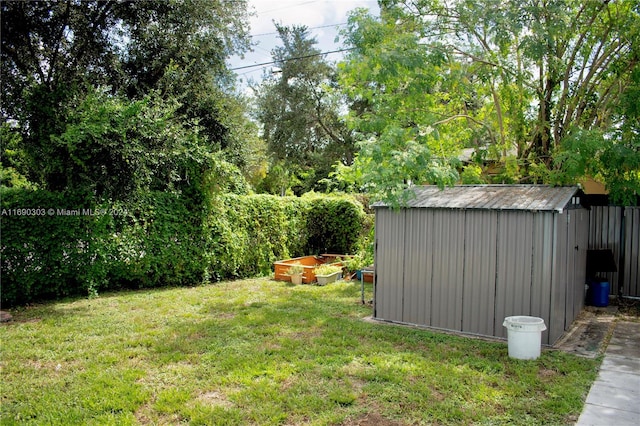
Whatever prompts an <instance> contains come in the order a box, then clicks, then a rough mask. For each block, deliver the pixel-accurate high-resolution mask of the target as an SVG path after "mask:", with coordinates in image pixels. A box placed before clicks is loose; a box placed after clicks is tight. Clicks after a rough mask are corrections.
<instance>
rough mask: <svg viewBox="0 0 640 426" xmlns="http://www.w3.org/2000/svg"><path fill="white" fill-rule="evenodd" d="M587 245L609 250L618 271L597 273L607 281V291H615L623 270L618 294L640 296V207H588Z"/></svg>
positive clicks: (614, 292)
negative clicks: (609, 285)
mask: <svg viewBox="0 0 640 426" xmlns="http://www.w3.org/2000/svg"><path fill="white" fill-rule="evenodd" d="M623 243H624V250H622V248H623ZM589 248H590V249H611V251H612V252H613V256H614V259H615V260H616V264H617V266H618V271H619V272H609V273H602V274H598V275H603V276H605V277H606V278H607V280H608V281H609V282H610V283H611V294H618V284H619V279H620V277H619V275H620V272H623V274H622V290H623V291H622V294H623V295H624V296H633V297H640V207H624V208H623V207H616V206H592V207H591V211H590V214H589ZM623 254H624V256H623Z"/></svg>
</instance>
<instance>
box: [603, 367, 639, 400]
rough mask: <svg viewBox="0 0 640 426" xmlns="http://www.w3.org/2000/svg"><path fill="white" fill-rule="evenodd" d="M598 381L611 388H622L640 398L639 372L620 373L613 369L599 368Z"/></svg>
mask: <svg viewBox="0 0 640 426" xmlns="http://www.w3.org/2000/svg"><path fill="white" fill-rule="evenodd" d="M598 381H599V382H602V383H604V384H606V385H607V386H610V387H612V388H617V389H622V390H625V391H627V392H631V393H633V394H635V395H636V398H640V374H629V373H621V372H618V371H613V370H600V374H599V375H598Z"/></svg>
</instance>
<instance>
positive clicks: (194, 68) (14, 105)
mask: <svg viewBox="0 0 640 426" xmlns="http://www.w3.org/2000/svg"><path fill="white" fill-rule="evenodd" d="M0 10H1V13H2V41H1V43H2V45H1V59H2V63H1V72H2V79H1V85H2V94H3V102H2V106H1V112H2V116H3V121H4V122H6V123H9V124H10V125H11V127H12V128H13V129H17V130H18V131H19V132H20V133H21V147H22V149H23V151H24V153H25V157H26V160H25V161H24V162H23V163H24V164H25V165H26V169H27V170H26V173H27V174H28V175H29V176H28V177H29V178H30V179H31V180H33V181H36V182H37V183H39V184H41V186H43V187H45V188H49V189H54V190H58V189H65V188H67V187H68V185H69V184H70V182H69V180H68V174H67V172H66V171H65V170H63V169H59V168H58V169H56V168H54V167H42V166H43V165H53V164H56V163H57V161H54V160H56V159H59V158H68V159H70V161H71V159H72V153H70V152H69V146H68V145H65V144H60V143H57V144H56V143H52V140H53V139H52V138H54V139H55V138H56V137H58V136H60V135H62V134H63V133H65V132H67V130H68V125H70V124H71V125H73V124H74V122H73V120H76V121H75V123H76V124H77V117H75V118H74V117H73V109H74V108H76V107H77V106H78V105H81V104H83V103H84V102H85V101H84V100H85V98H86V99H87V100H90V98H91V96H92V95H91V94H92V93H93V92H94V91H95V88H107V92H106V94H108V95H110V96H113V99H114V100H116V99H118V100H122V99H128V101H126V102H125V103H127V102H134V103H135V102H136V101H140V100H144V99H147V98H148V97H149V96H151V97H156V96H158V95H159V96H160V97H162V98H165V99H169V98H171V99H172V101H171V102H172V103H174V104H175V105H177V108H174V107H173V106H171V110H172V111H173V114H174V115H175V116H176V117H177V118H178V119H179V120H182V123H181V125H182V126H184V127H185V128H186V129H188V128H194V129H195V127H194V126H196V125H197V126H198V129H199V130H198V132H199V133H200V135H201V143H204V142H206V143H207V145H208V146H209V150H213V149H216V148H220V147H225V146H226V145H227V143H228V140H229V133H230V131H231V129H229V128H226V127H225V126H224V125H223V124H222V119H221V116H222V115H223V114H224V109H223V104H222V103H221V102H220V99H223V98H224V97H225V96H227V95H226V92H225V89H226V87H227V86H228V81H230V80H229V78H230V73H229V72H228V70H227V69H226V65H225V62H224V61H225V58H226V57H227V56H228V55H229V54H230V53H231V52H235V51H243V50H244V49H246V48H247V47H248V38H247V25H246V18H247V15H246V2H244V1H237V2H227V1H215V2H212V1H206V0H183V1H175V2H173V1H172V2H157V1H146V0H144V1H115V0H114V1H78V0H66V1H41V2H9V1H3V2H2V3H1V9H0ZM99 91H100V92H103V91H102V90H99ZM153 92H155V93H156V94H154V93H153ZM69 120H72V122H70V121H69ZM85 142H86V140H85ZM112 143H113V144H122V143H126V138H124V139H122V138H120V139H117V140H113V141H112ZM152 146H153V145H151V146H149V148H151V147H152Z"/></svg>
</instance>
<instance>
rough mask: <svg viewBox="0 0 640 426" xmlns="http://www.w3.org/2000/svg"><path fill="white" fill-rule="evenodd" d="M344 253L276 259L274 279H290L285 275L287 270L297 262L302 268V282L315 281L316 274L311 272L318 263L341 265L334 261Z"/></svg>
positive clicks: (343, 256) (344, 256)
mask: <svg viewBox="0 0 640 426" xmlns="http://www.w3.org/2000/svg"><path fill="white" fill-rule="evenodd" d="M346 257H349V256H346V255H343V254H322V255H320V256H302V257H295V258H293V259H286V260H278V261H277V262H274V263H273V266H274V272H275V279H276V280H277V281H291V277H290V276H289V275H287V270H288V269H289V268H290V267H291V265H293V264H294V263H299V264H300V265H302V267H303V268H304V272H303V273H302V282H303V283H304V284H310V283H312V282H315V281H316V274H314V273H313V270H314V269H315V268H317V267H318V266H320V265H324V264H325V263H336V265H338V266H342V264H341V263H338V262H336V260H337V259H338V258H341V259H344V258H346Z"/></svg>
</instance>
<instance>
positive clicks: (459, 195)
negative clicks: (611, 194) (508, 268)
mask: <svg viewBox="0 0 640 426" xmlns="http://www.w3.org/2000/svg"><path fill="white" fill-rule="evenodd" d="M412 190H413V192H414V193H415V195H416V196H415V198H412V199H410V200H409V202H408V203H407V207H408V208H440V209H479V210H524V211H557V212H562V211H563V210H564V209H565V207H567V205H568V204H569V203H570V202H571V199H572V197H574V196H575V195H576V193H577V192H578V187H575V186H559V187H551V186H546V185H460V186H455V187H452V188H445V189H442V190H441V189H440V188H438V187H437V186H415V187H413V188H412ZM384 206H385V204H382V203H376V204H374V205H373V207H384Z"/></svg>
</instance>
